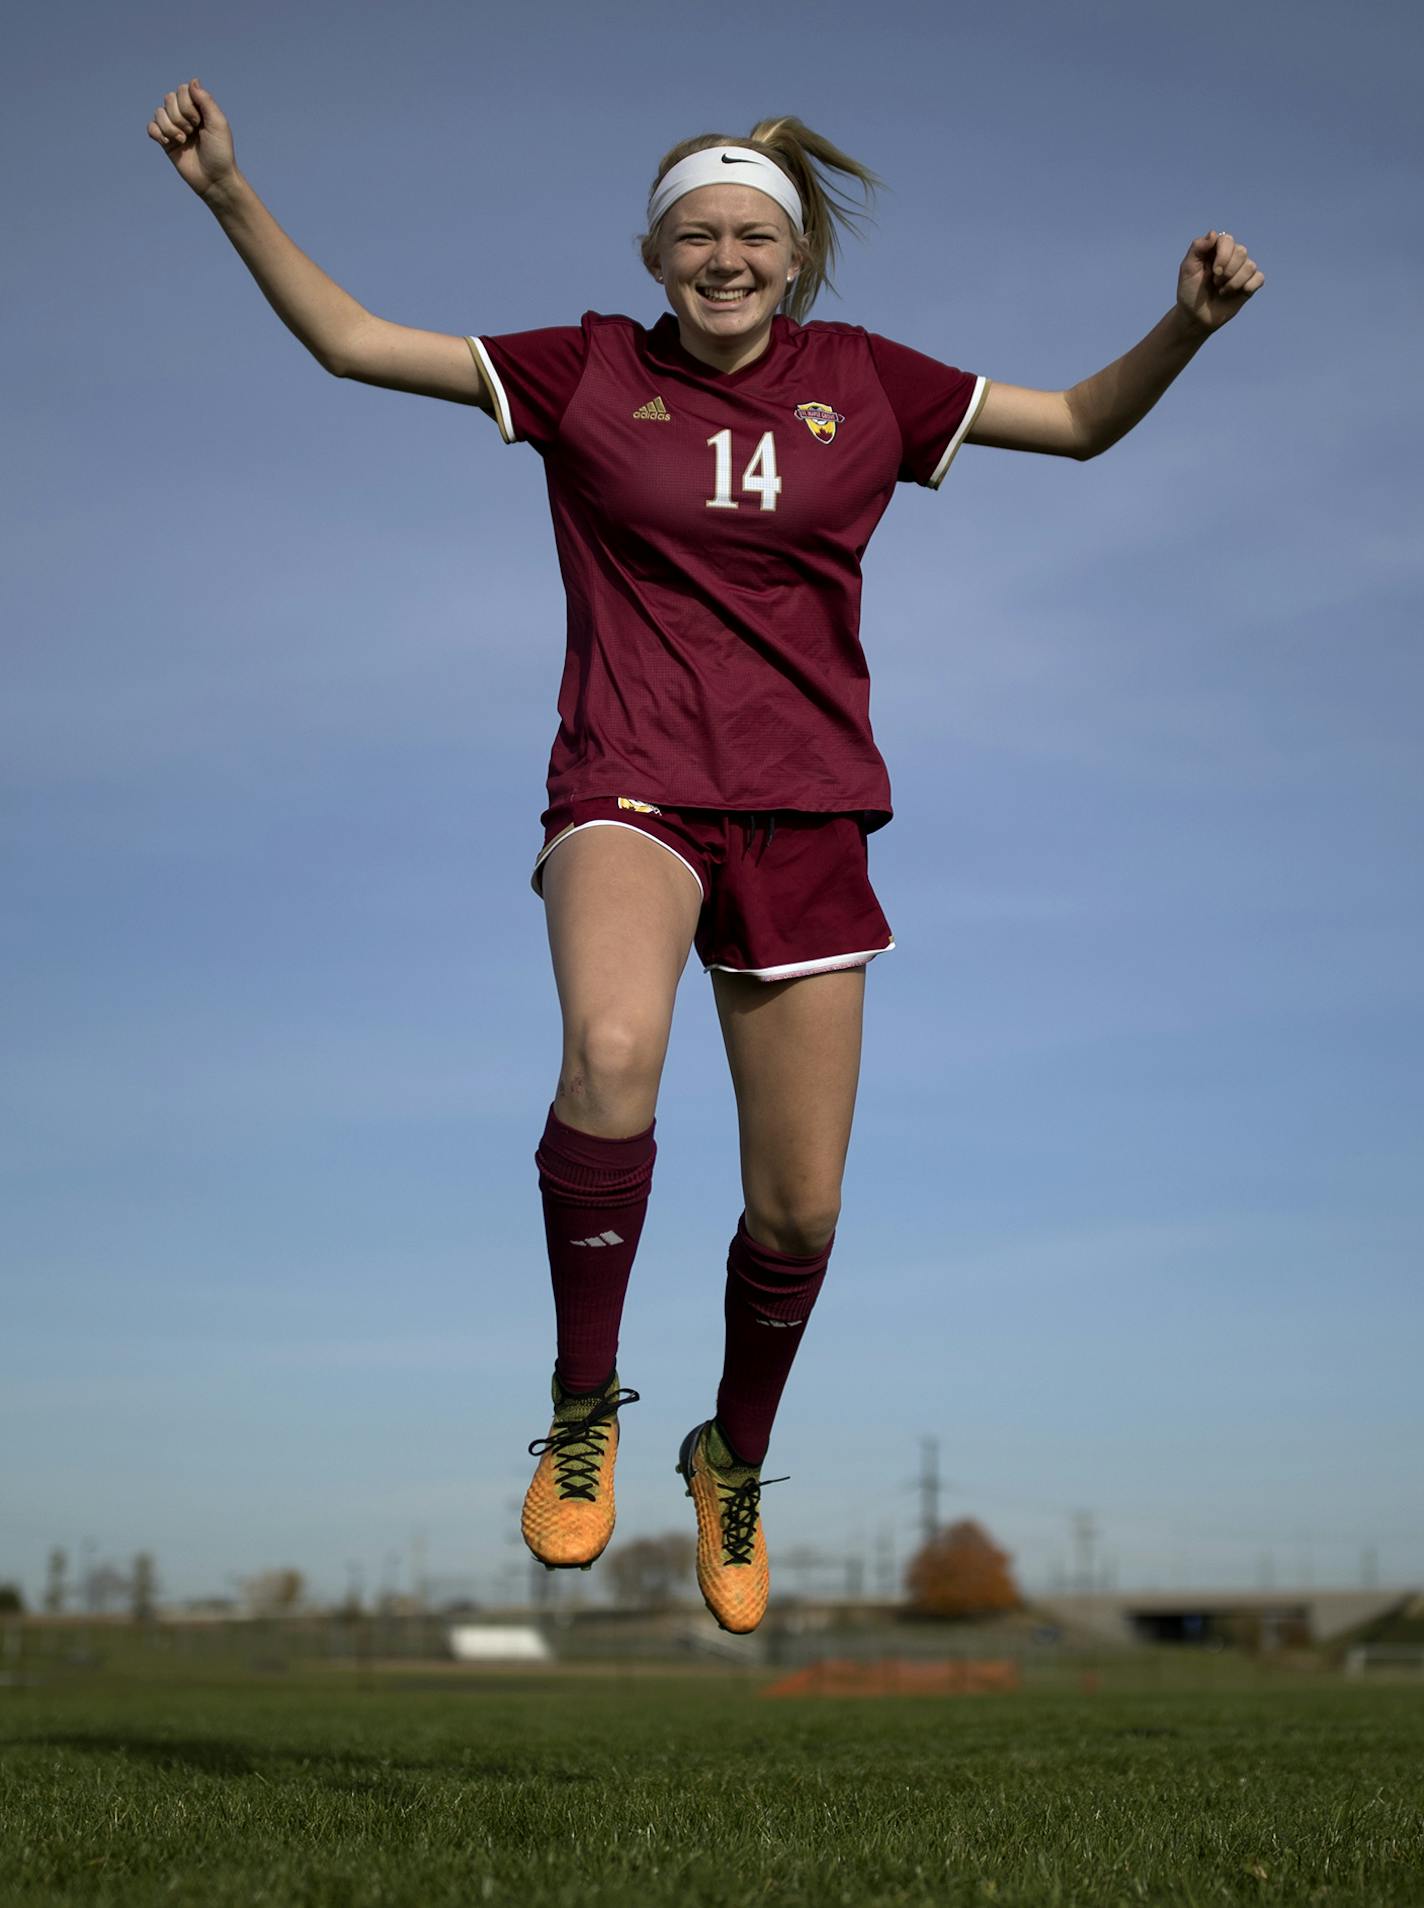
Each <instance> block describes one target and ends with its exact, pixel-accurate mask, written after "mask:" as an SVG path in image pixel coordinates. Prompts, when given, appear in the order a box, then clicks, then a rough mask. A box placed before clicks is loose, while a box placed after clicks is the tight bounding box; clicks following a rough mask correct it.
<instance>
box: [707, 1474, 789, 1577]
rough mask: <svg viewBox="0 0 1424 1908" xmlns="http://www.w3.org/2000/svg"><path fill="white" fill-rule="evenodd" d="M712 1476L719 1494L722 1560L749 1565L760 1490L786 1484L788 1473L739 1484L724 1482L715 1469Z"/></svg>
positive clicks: (754, 1535)
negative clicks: (769, 1485) (768, 1486)
mask: <svg viewBox="0 0 1424 1908" xmlns="http://www.w3.org/2000/svg"><path fill="white" fill-rule="evenodd" d="M713 1475H714V1478H715V1481H716V1484H717V1488H718V1490H719V1491H721V1493H722V1550H723V1555H724V1560H725V1562H727V1563H729V1564H749V1563H750V1562H751V1560H752V1545H753V1544H754V1543H755V1542H756V1526H757V1515H758V1512H759V1511H760V1509H761V1494H762V1491H763V1489H764V1487H765V1486H766V1485H768V1484H785V1483H787V1482H788V1481H789V1477H790V1474H789V1473H788V1474H787V1476H786V1477H766V1478H758V1477H745V1478H743V1479H742V1481H741V1483H740V1484H724V1483H723V1482H722V1480H721V1478H720V1477H716V1474H715V1472H714V1474H713Z"/></svg>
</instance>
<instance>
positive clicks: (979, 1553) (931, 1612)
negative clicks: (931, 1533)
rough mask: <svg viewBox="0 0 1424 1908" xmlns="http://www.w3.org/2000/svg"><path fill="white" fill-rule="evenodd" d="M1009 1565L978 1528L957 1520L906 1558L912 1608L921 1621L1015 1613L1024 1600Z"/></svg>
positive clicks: (969, 1521) (1002, 1552)
mask: <svg viewBox="0 0 1424 1908" xmlns="http://www.w3.org/2000/svg"><path fill="white" fill-rule="evenodd" d="M1012 1561H1013V1559H1012V1558H1011V1557H1010V1555H1009V1553H1008V1551H1006V1550H1000V1549H999V1548H998V1546H997V1545H996V1544H995V1543H994V1542H993V1540H992V1539H991V1538H990V1536H989V1533H988V1532H987V1531H986V1530H985V1529H984V1528H983V1526H982V1525H981V1524H976V1523H975V1521H974V1519H973V1518H972V1517H965V1518H961V1519H960V1521H959V1522H958V1523H957V1524H950V1525H948V1526H947V1527H946V1528H945V1529H944V1530H942V1531H940V1532H939V1533H938V1534H937V1535H936V1536H935V1537H934V1538H932V1539H931V1541H930V1542H929V1543H927V1544H923V1545H922V1546H921V1547H920V1549H919V1550H918V1551H916V1553H915V1555H914V1556H913V1557H912V1558H911V1560H910V1565H909V1568H908V1569H907V1570H906V1572H905V1587H906V1588H907V1589H908V1591H909V1593H910V1604H911V1607H912V1608H913V1609H914V1610H916V1611H918V1612H919V1613H920V1614H921V1615H922V1616H945V1617H972V1616H991V1615H994V1614H995V1613H996V1612H998V1611H1000V1610H1017V1609H1018V1608H1019V1607H1020V1606H1021V1604H1022V1603H1023V1598H1022V1597H1021V1596H1020V1595H1019V1588H1018V1585H1017V1584H1016V1583H1015V1582H1014V1579H1013V1573H1012V1572H1011V1570H1010V1569H1009V1565H1010V1563H1011V1562H1012Z"/></svg>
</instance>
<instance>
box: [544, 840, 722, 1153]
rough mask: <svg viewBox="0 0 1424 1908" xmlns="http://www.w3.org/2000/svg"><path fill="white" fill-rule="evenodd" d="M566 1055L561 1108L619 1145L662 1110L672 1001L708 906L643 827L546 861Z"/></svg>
mask: <svg viewBox="0 0 1424 1908" xmlns="http://www.w3.org/2000/svg"><path fill="white" fill-rule="evenodd" d="M544 903H545V913H546V916H547V924H548V930H549V951H550V954H551V955H552V957H553V962H554V982H555V985H556V986H557V988H558V992H559V1004H560V1007H561V1009H562V1011H563V1031H564V1048H563V1061H562V1065H561V1067H560V1072H559V1085H558V1092H557V1094H556V1096H555V1100H554V1111H555V1113H556V1115H557V1116H558V1118H559V1119H560V1120H562V1121H563V1123H564V1124H565V1125H566V1126H571V1127H574V1128H576V1129H577V1130H578V1131H580V1132H584V1133H595V1134H598V1135H600V1136H602V1137H604V1138H609V1139H614V1138H618V1137H620V1136H621V1135H623V1134H627V1133H636V1132H641V1131H642V1130H643V1129H644V1128H645V1127H646V1126H647V1125H648V1124H649V1122H650V1121H651V1120H652V1118H653V1114H654V1112H655V1111H656V1108H657V1097H658V1085H659V1082H660V1081H661V1079H662V1071H663V1062H664V1060H665V1059H666V1057H667V1044H668V1035H669V1032H670V1030H671V1026H672V1011H673V1001H674V998H675V996H676V994H677V984H678V981H679V979H680V978H681V976H682V970H683V968H684V967H685V966H686V964H687V956H688V950H689V949H690V948H691V946H692V936H693V931H694V929H695V928H696V926H697V917H698V914H699V913H700V911H701V907H702V893H701V889H700V887H699V885H698V883H697V881H696V879H695V878H694V876H693V875H692V873H691V872H690V870H689V869H687V868H686V867H684V866H683V865H682V863H681V862H679V861H678V859H677V858H676V856H674V855H671V854H669V853H668V851H667V849H666V848H663V847H661V846H660V845H659V843H657V842H656V841H653V840H651V839H649V837H648V836H646V835H644V834H641V833H640V832H639V831H638V830H637V829H635V828H618V827H601V828H585V829H583V830H581V831H580V832H579V833H578V834H576V835H571V836H570V837H569V839H568V840H567V841H565V842H561V843H560V845H559V846H558V847H557V848H555V849H554V850H553V852H552V853H551V854H550V856H549V858H548V860H547V861H546V862H545V863H544Z"/></svg>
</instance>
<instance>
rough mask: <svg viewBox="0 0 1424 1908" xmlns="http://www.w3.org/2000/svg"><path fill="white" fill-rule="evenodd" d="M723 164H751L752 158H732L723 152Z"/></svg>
mask: <svg viewBox="0 0 1424 1908" xmlns="http://www.w3.org/2000/svg"><path fill="white" fill-rule="evenodd" d="M722 164H723V165H724V166H749V165H750V164H751V160H750V159H732V158H729V157H728V155H727V154H726V153H725V152H724V153H723V154H722Z"/></svg>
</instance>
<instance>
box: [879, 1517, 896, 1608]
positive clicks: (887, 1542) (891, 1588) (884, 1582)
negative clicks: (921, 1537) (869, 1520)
mask: <svg viewBox="0 0 1424 1908" xmlns="http://www.w3.org/2000/svg"><path fill="white" fill-rule="evenodd" d="M897 1588H898V1585H897V1584H896V1582H895V1528H894V1526H893V1525H892V1524H882V1525H881V1526H880V1528H879V1530H877V1531H876V1533H875V1593H876V1595H877V1596H881V1597H887V1598H888V1597H893V1596H894V1594H895V1592H896V1590H897Z"/></svg>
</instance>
